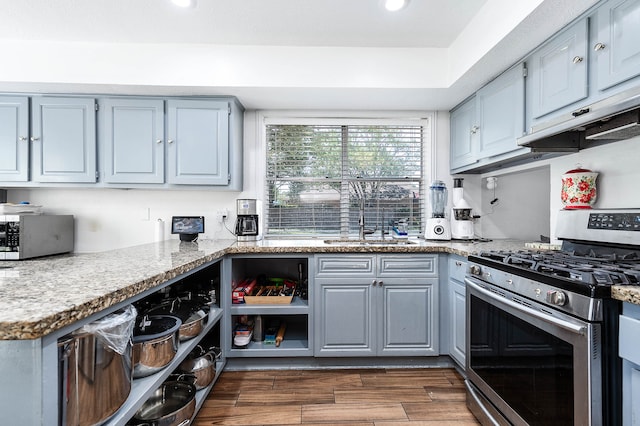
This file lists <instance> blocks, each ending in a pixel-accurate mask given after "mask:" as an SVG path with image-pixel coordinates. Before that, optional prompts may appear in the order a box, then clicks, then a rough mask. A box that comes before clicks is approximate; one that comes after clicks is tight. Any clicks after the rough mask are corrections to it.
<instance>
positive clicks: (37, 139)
mask: <svg viewBox="0 0 640 426" xmlns="http://www.w3.org/2000/svg"><path fill="white" fill-rule="evenodd" d="M39 140H40V138H37V137H35V136H31V142H35V141H39Z"/></svg>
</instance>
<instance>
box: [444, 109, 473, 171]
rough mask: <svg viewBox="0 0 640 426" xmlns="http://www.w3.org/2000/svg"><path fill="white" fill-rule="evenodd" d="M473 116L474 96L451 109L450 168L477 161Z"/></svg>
mask: <svg viewBox="0 0 640 426" xmlns="http://www.w3.org/2000/svg"><path fill="white" fill-rule="evenodd" d="M475 117H476V103H475V98H473V99H470V100H468V101H466V102H465V103H463V104H462V105H460V106H459V107H458V108H456V109H455V110H453V111H451V152H450V155H451V159H450V167H451V169H452V170H454V169H457V168H458V167H463V166H467V165H469V164H472V163H475V162H477V161H478V159H477V157H476V152H475V150H474V140H475V135H476V133H477V130H478V127H477V126H476V123H475V119H476V118H475Z"/></svg>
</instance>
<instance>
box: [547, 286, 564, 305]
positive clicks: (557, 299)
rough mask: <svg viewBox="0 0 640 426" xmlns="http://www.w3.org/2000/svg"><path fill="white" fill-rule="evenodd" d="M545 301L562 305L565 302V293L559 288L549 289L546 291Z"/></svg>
mask: <svg viewBox="0 0 640 426" xmlns="http://www.w3.org/2000/svg"><path fill="white" fill-rule="evenodd" d="M547 302H548V303H551V304H552V305H557V306H563V305H564V304H565V303H567V295H566V293H565V292H563V291H560V290H549V291H547Z"/></svg>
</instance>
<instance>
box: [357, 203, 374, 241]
mask: <svg viewBox="0 0 640 426" xmlns="http://www.w3.org/2000/svg"><path fill="white" fill-rule="evenodd" d="M358 226H359V232H358V238H359V239H361V240H364V236H365V235H370V234H373V233H374V232H376V230H375V229H365V227H364V197H362V199H361V200H360V217H359V219H358Z"/></svg>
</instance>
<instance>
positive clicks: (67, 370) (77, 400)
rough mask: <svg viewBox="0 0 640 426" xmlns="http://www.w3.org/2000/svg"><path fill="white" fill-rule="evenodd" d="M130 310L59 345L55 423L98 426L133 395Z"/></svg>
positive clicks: (73, 425)
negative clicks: (57, 416)
mask: <svg viewBox="0 0 640 426" xmlns="http://www.w3.org/2000/svg"><path fill="white" fill-rule="evenodd" d="M135 317H136V312H135V309H133V307H132V306H130V307H127V308H125V309H122V310H120V311H116V312H115V313H113V314H110V315H108V316H106V317H105V318H103V319H102V320H98V321H95V322H93V323H91V324H88V325H87V326H85V327H83V328H81V329H80V330H78V331H75V332H73V333H71V334H69V335H67V336H65V337H63V338H62V339H60V341H59V342H58V355H59V356H58V362H59V377H60V381H59V385H60V387H59V405H60V410H59V412H60V416H59V422H58V423H59V424H61V425H64V426H80V425H82V426H85V425H98V424H101V423H103V422H104V421H105V420H107V419H108V418H109V417H111V416H112V415H113V414H114V413H115V412H116V411H117V410H118V409H119V408H120V407H121V406H122V404H123V403H124V402H125V401H126V399H127V397H128V396H129V392H130V391H131V380H132V355H131V331H132V328H133V322H134V320H135Z"/></svg>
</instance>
